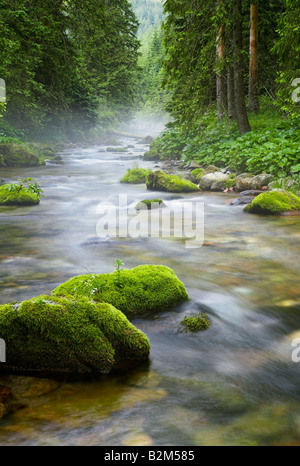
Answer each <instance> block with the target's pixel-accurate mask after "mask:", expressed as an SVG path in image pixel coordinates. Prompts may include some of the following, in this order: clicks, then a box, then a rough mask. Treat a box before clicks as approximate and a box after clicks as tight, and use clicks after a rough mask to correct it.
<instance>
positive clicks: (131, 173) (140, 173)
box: [121, 168, 152, 184]
mask: <svg viewBox="0 0 300 466" xmlns="http://www.w3.org/2000/svg"><path fill="white" fill-rule="evenodd" d="M150 173H152V171H151V170H146V169H145V168H133V169H132V170H128V172H127V173H126V175H124V176H123V178H122V179H121V183H129V184H142V183H146V180H147V178H148V176H149V175H150Z"/></svg>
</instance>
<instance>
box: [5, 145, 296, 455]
mask: <svg viewBox="0 0 300 466" xmlns="http://www.w3.org/2000/svg"><path fill="white" fill-rule="evenodd" d="M122 143H123V146H124V147H127V146H128V145H130V146H131V145H132V146H133V147H132V148H129V149H128V152H126V153H125V152H124V153H110V152H106V147H105V146H97V147H96V146H94V147H90V148H84V149H72V150H67V151H64V152H63V153H62V157H63V160H64V163H63V165H53V164H49V165H47V166H43V167H39V168H34V169H5V170H3V171H2V172H1V178H3V179H5V180H6V181H12V180H16V179H18V178H24V177H26V176H33V177H36V178H38V179H39V181H40V182H41V183H42V185H43V187H44V191H45V197H44V199H43V200H42V202H41V204H40V205H39V206H36V207H28V208H27V207H26V208H3V207H2V208H0V303H1V304H3V303H6V302H10V301H21V300H25V299H28V298H32V297H34V296H39V295H41V294H47V293H51V291H52V290H53V289H54V288H55V287H56V286H57V285H58V284H60V283H62V282H64V281H65V280H67V279H69V278H71V277H73V276H75V275H79V274H85V273H88V272H90V273H103V272H104V273H106V272H111V271H113V270H114V266H113V263H114V262H115V260H116V259H122V260H123V261H124V263H125V264H126V267H128V268H132V267H135V266H137V265H140V264H161V265H166V266H169V267H171V268H172V269H173V270H174V272H175V273H176V274H177V275H178V277H179V278H180V279H181V280H182V281H183V282H184V284H185V285H186V287H187V290H188V292H189V295H190V297H191V301H190V302H189V303H185V304H183V305H181V306H178V307H177V308H174V309H172V310H169V311H166V310H162V312H161V313H159V314H157V315H154V316H149V317H147V318H143V319H137V320H135V321H134V324H135V325H136V326H137V327H138V328H140V329H141V330H142V331H144V332H145V333H146V334H147V336H148V337H149V339H150V342H151V347H152V350H151V359H150V362H149V365H146V366H143V367H141V368H139V369H138V370H135V371H133V372H131V373H129V374H126V375H118V376H109V377H100V378H99V379H97V380H89V381H84V382H82V381H81V382H70V381H65V382H59V383H58V382H54V381H52V382H51V381H43V380H39V379H37V380H36V381H35V382H34V381H32V380H31V379H30V380H27V379H24V378H16V377H14V378H13V379H12V378H8V379H7V378H6V379H4V381H6V382H7V383H12V384H13V385H14V386H15V387H16V391H17V392H18V394H19V395H20V399H22V400H23V402H24V407H23V409H20V410H18V411H16V412H15V413H14V414H11V415H10V416H9V417H6V418H4V419H2V420H1V421H0V445H105V446H116V445H130V446H132V445H156V446H167V445H170V446H193V445H282V444H289V445H291V444H300V387H299V375H300V362H299V363H295V362H293V361H292V351H293V350H295V348H293V347H292V341H293V340H294V339H295V338H300V287H299V275H300V261H299V252H300V247H299V245H300V218H299V217H278V218H276V217H257V216H250V215H248V214H246V213H244V212H243V209H242V207H233V206H230V201H231V200H232V198H234V197H236V196H235V195H228V194H223V193H221V194H216V193H213V194H208V193H201V194H196V195H182V196H179V198H178V196H172V195H169V194H163V193H149V192H147V191H146V189H145V186H144V185H138V186H133V185H124V184H120V182H119V181H120V179H121V178H122V176H123V175H124V174H125V173H126V171H127V169H128V168H133V167H134V166H136V164H137V163H138V164H139V167H145V168H151V169H152V168H154V165H155V164H154V163H152V162H143V161H142V160H138V158H137V157H139V156H140V155H142V154H143V153H144V152H145V150H146V146H143V145H141V144H139V141H138V140H134V139H132V138H127V139H126V138H124V139H123V140H122ZM119 194H126V195H127V196H128V201H129V204H133V205H134V204H135V203H136V202H138V201H140V200H142V199H145V198H148V199H152V198H157V197H159V198H162V199H163V200H164V201H165V202H166V204H167V205H168V206H169V207H172V206H173V207H174V209H176V206H177V207H178V205H180V203H181V202H183V201H186V200H188V199H194V200H200V201H203V202H204V204H205V242H204V245H203V247H201V248H196V249H187V248H186V245H185V240H184V239H182V240H181V239H173V238H170V239H168V238H140V239H132V238H127V239H126V238H124V239H114V240H110V241H104V240H101V239H100V238H98V237H97V234H96V225H97V222H98V220H99V211H98V212H97V206H98V205H99V203H101V202H103V201H108V202H113V203H116V202H118V201H117V199H118V195H119ZM195 311H205V312H206V313H207V315H208V316H209V318H210V320H211V322H212V326H211V328H210V329H209V330H208V331H206V332H200V333H197V334H193V335H191V334H185V333H181V332H179V331H178V329H179V328H180V321H181V320H182V318H183V317H184V316H186V315H189V314H191V313H193V312H195ZM299 353H300V351H299ZM1 383H2V384H4V383H3V380H2V381H1V379H0V384H1Z"/></svg>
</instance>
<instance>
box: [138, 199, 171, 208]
mask: <svg viewBox="0 0 300 466" xmlns="http://www.w3.org/2000/svg"><path fill="white" fill-rule="evenodd" d="M161 207H166V206H165V204H164V202H163V201H162V199H151V200H149V199H145V200H144V201H141V202H139V203H138V204H137V205H136V207H135V208H136V209H137V210H152V209H159V208H161Z"/></svg>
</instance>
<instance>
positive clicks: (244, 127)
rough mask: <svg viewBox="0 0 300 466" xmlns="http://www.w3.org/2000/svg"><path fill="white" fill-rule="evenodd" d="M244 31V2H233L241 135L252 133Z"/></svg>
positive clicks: (235, 92)
mask: <svg viewBox="0 0 300 466" xmlns="http://www.w3.org/2000/svg"><path fill="white" fill-rule="evenodd" d="M242 49H243V30H242V0H233V69H234V94H235V111H236V120H237V124H238V128H239V131H240V133H241V134H244V133H247V132H249V131H251V126H250V123H249V119H248V114H247V109H246V104H245V91H244V76H243V56H242Z"/></svg>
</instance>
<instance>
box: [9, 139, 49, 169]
mask: <svg viewBox="0 0 300 466" xmlns="http://www.w3.org/2000/svg"><path fill="white" fill-rule="evenodd" d="M38 165H40V160H39V157H38V156H37V155H35V154H33V153H32V152H30V151H28V150H26V149H24V147H22V146H20V145H18V144H1V145H0V167H36V166H38Z"/></svg>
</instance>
